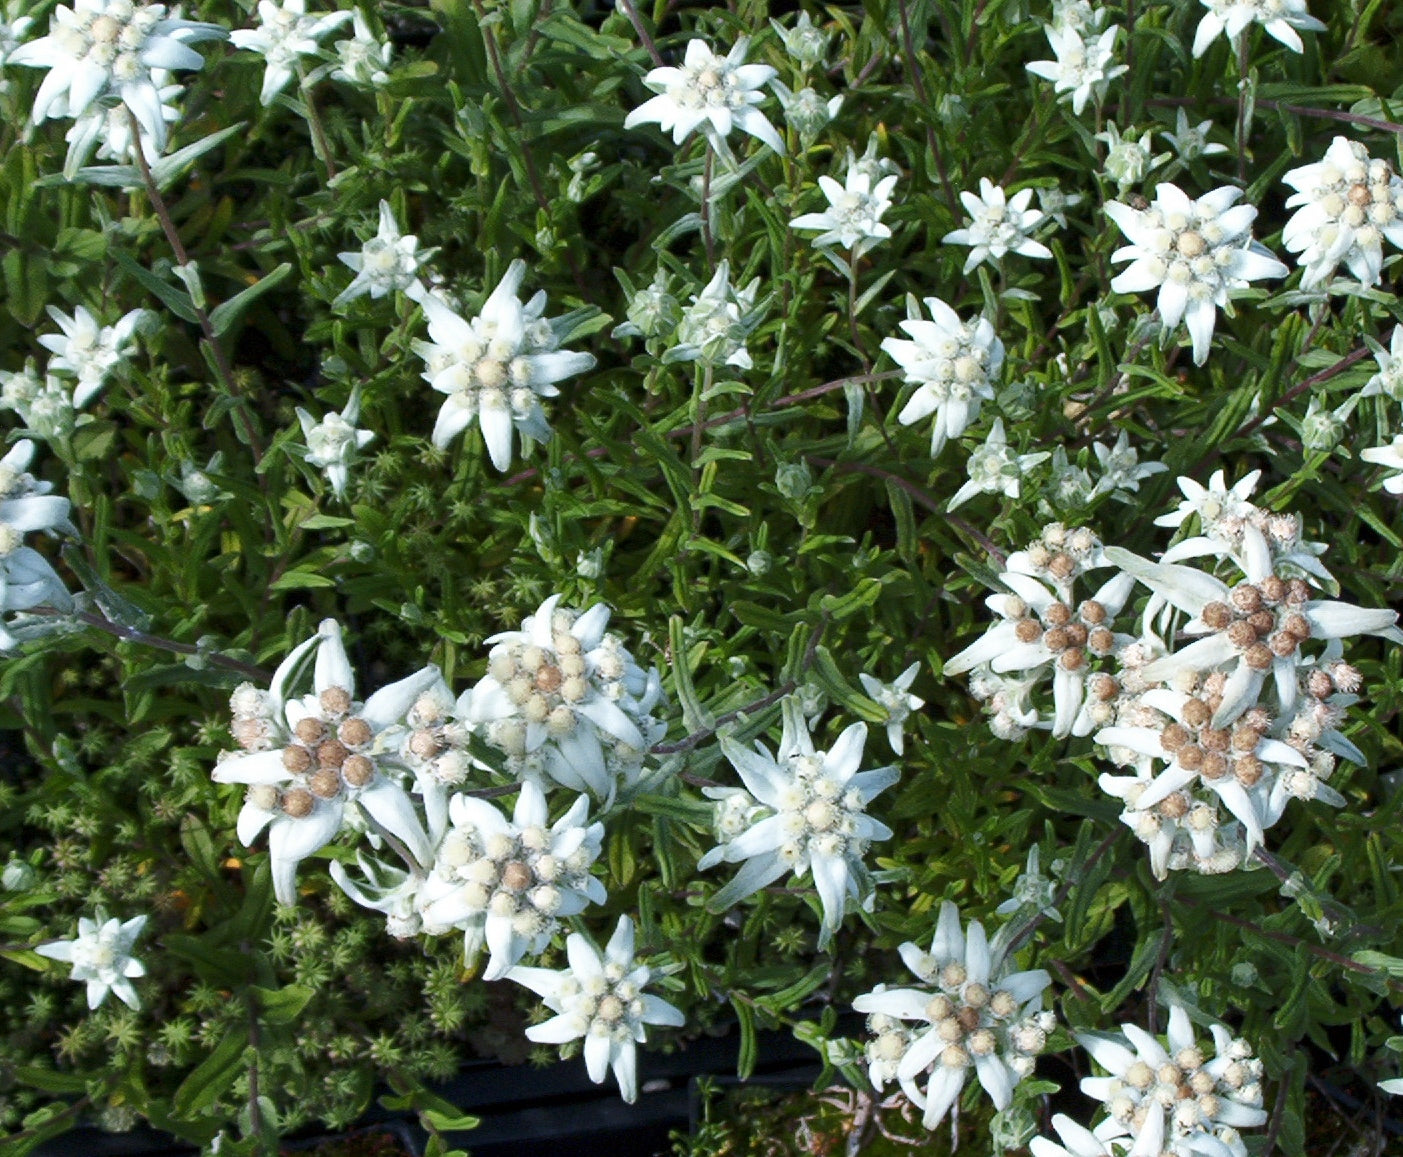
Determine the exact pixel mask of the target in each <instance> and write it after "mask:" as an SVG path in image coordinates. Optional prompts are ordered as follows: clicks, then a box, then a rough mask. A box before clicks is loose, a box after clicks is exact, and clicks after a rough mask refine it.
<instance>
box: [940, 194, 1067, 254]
mask: <svg viewBox="0 0 1403 1157" xmlns="http://www.w3.org/2000/svg"><path fill="white" fill-rule="evenodd" d="M1032 199H1033V190H1032V189H1023V190H1020V191H1019V192H1017V193H1015V194H1014V195H1013V196H1012V197H1007V196H1005V194H1004V191H1003V190H1002V189H1001V188H999V187H998V186H997V185H995V184H994V183H993V182H992V181H991V180H989V178H988V177H981V178H980V179H979V195H978V196H975V194H973V193H969V192H964V193H961V194H960V200H961V201H962V202H963V203H964V207H965V210H966V211H967V212H968V213H969V216H970V221H969V224H968V225H966V226H965V227H964V228H963V229H955V230H953V231H952V232H950V233H947V234H945V236H944V237H942V238H941V241H943V242H944V243H945V244H946V245H970V246H973V248H972V249H971V250H970V254H969V256H968V257H967V258H965V267H964V272H965V273H968V272H969V271H970V270H971V269H973V268H974V267H975V266H976V265H978V264H979V263H980V262H981V261H987V260H989V259H990V258H993V260H994V261H1001V260H1003V257H1004V255H1005V254H1007V253H1019V254H1022V255H1023V256H1024V257H1051V256H1052V250H1051V249H1049V248H1048V247H1047V246H1046V245H1043V244H1041V243H1040V242H1037V241H1034V240H1033V238H1032V232H1033V230H1034V229H1036V228H1037V227H1038V226H1039V225H1041V224H1042V223H1043V221H1044V220H1045V219H1046V218H1045V217H1044V216H1043V214H1042V213H1040V212H1039V211H1038V210H1037V209H1030V208H1028V204H1029V202H1031V201H1032Z"/></svg>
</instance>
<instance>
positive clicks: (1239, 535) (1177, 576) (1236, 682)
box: [1095, 474, 1403, 876]
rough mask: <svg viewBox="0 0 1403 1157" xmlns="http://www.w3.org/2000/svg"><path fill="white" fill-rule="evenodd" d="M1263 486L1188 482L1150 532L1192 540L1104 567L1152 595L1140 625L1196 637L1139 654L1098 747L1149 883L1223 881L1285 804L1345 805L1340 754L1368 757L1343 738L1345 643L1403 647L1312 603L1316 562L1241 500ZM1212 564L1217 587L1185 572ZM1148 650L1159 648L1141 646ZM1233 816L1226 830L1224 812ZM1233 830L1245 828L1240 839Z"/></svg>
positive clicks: (1115, 552) (1333, 606) (1353, 613)
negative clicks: (1192, 525)
mask: <svg viewBox="0 0 1403 1157" xmlns="http://www.w3.org/2000/svg"><path fill="white" fill-rule="evenodd" d="M1255 480H1256V475H1255V474H1254V475H1249V476H1248V477H1247V478H1246V479H1244V480H1243V481H1242V482H1239V483H1238V484H1237V485H1235V486H1233V487H1231V488H1229V487H1228V486H1227V485H1226V483H1225V480H1224V479H1223V477H1222V476H1221V475H1220V474H1219V475H1215V476H1214V478H1213V479H1212V480H1211V482H1210V485H1209V487H1207V488H1205V487H1202V486H1200V485H1198V484H1197V483H1195V482H1193V481H1192V480H1191V479H1181V480H1180V486H1181V488H1182V489H1183V491H1184V494H1185V496H1186V497H1185V501H1184V502H1183V503H1182V504H1181V507H1180V509H1179V510H1178V511H1176V512H1175V513H1174V514H1172V515H1168V516H1165V517H1163V518H1161V519H1159V520H1158V521H1160V522H1161V523H1167V524H1169V525H1176V526H1177V525H1181V524H1182V523H1183V522H1185V521H1187V519H1188V518H1189V517H1191V516H1195V517H1197V518H1198V520H1199V522H1200V527H1199V529H1200V531H1201V533H1200V534H1198V535H1196V536H1193V537H1190V538H1186V539H1184V540H1182V541H1181V542H1180V543H1178V544H1177V545H1176V546H1174V547H1173V548H1171V549H1170V550H1169V551H1168V552H1166V553H1165V555H1164V556H1163V560H1162V561H1160V562H1158V563H1154V562H1150V561H1148V560H1146V559H1143V558H1140V557H1139V556H1137V555H1134V554H1131V553H1130V552H1129V551H1126V550H1122V549H1121V548H1119V547H1108V548H1106V550H1105V552H1104V553H1105V557H1106V560H1107V561H1108V562H1110V563H1111V564H1113V565H1115V566H1118V567H1120V568H1121V569H1122V570H1123V571H1124V572H1125V573H1126V574H1127V575H1133V576H1134V577H1135V578H1136V579H1138V580H1139V581H1140V582H1142V583H1143V584H1144V585H1145V586H1147V587H1148V588H1149V589H1150V591H1151V592H1152V593H1151V598H1150V601H1149V604H1148V605H1147V607H1146V611H1145V622H1146V625H1147V630H1148V625H1149V623H1150V622H1151V620H1153V619H1154V618H1155V617H1156V616H1160V617H1162V618H1165V619H1166V622H1165V624H1164V626H1165V629H1166V637H1172V636H1173V635H1177V634H1182V635H1186V636H1188V637H1189V638H1191V639H1193V640H1194V641H1193V642H1190V643H1189V644H1188V645H1186V646H1182V647H1180V648H1178V649H1177V650H1173V651H1169V650H1168V649H1167V648H1165V647H1164V646H1163V644H1158V643H1157V640H1155V643H1156V644H1157V645H1155V646H1148V645H1146V644H1144V643H1142V644H1137V646H1136V648H1128V649H1127V651H1126V652H1125V653H1123V654H1122V656H1121V658H1122V660H1123V661H1125V660H1126V659H1127V656H1128V654H1129V652H1130V651H1131V650H1134V651H1137V652H1139V653H1140V654H1139V657H1138V659H1137V661H1136V662H1135V663H1134V664H1128V663H1127V667H1126V670H1123V671H1122V673H1121V675H1120V678H1121V681H1122V684H1123V685H1124V690H1125V691H1126V692H1127V694H1125V695H1123V696H1119V697H1117V698H1116V699H1115V701H1114V704H1113V706H1114V721H1113V722H1112V723H1111V724H1110V725H1108V726H1105V727H1103V728H1102V729H1101V730H1100V731H1098V732H1097V734H1096V736H1095V738H1096V741H1097V742H1098V743H1100V744H1102V745H1103V746H1105V747H1106V748H1107V749H1108V751H1109V753H1110V755H1111V757H1112V759H1113V760H1114V761H1115V762H1116V763H1118V764H1120V765H1121V766H1122V767H1125V768H1127V769H1129V770H1130V771H1131V772H1132V773H1133V774H1130V775H1120V776H1116V775H1106V776H1103V777H1102V780H1101V786H1102V787H1103V789H1105V790H1106V791H1108V792H1110V793H1111V794H1113V795H1115V796H1117V797H1118V798H1120V799H1121V800H1123V801H1124V802H1125V804H1126V810H1125V812H1124V813H1123V814H1122V817H1121V818H1122V820H1123V822H1125V823H1126V824H1127V825H1128V826H1129V827H1131V829H1132V830H1134V831H1135V832H1136V834H1137V835H1138V836H1139V837H1140V838H1141V840H1143V841H1144V842H1145V843H1146V844H1147V845H1148V846H1149V848H1150V854H1151V864H1152V866H1153V868H1154V870H1155V872H1156V874H1157V875H1161V876H1162V875H1163V874H1164V873H1165V872H1166V871H1168V870H1169V869H1171V868H1176V867H1184V866H1193V867H1195V868H1197V869H1198V870H1200V871H1209V872H1217V871H1227V870H1230V869H1231V868H1233V867H1235V866H1237V864H1238V863H1240V862H1241V859H1242V857H1243V856H1245V855H1249V854H1251V852H1252V849H1253V847H1254V846H1255V845H1256V844H1258V843H1259V842H1261V839H1262V834H1263V832H1264V830H1265V829H1266V828H1268V827H1270V826H1271V825H1272V824H1274V823H1276V822H1277V820H1278V819H1279V818H1280V817H1281V815H1282V813H1283V811H1284V810H1285V807H1286V804H1287V803H1288V802H1289V800H1290V799H1293V798H1295V799H1303V800H1312V799H1320V800H1323V801H1324V802H1327V803H1331V804H1334V805H1336V806H1339V805H1342V804H1343V803H1344V802H1345V801H1344V797H1343V796H1341V795H1340V794H1339V792H1338V791H1336V790H1335V789H1334V788H1333V787H1331V786H1330V785H1329V784H1328V782H1327V781H1328V780H1329V778H1330V776H1331V775H1332V774H1333V772H1334V769H1335V762H1336V759H1337V758H1338V757H1345V758H1348V759H1351V760H1354V761H1356V762H1361V761H1362V760H1363V756H1362V754H1361V753H1360V752H1359V751H1358V749H1357V748H1356V747H1355V746H1354V745H1353V744H1352V743H1350V742H1349V741H1348V740H1347V739H1345V738H1344V736H1343V735H1342V734H1341V733H1340V731H1339V725H1340V724H1341V723H1342V721H1343V718H1344V712H1345V710H1346V709H1347V708H1348V707H1349V706H1350V705H1351V704H1353V703H1354V702H1355V692H1356V691H1358V689H1359V687H1360V685H1361V678H1360V676H1359V673H1358V672H1357V671H1356V670H1355V669H1354V668H1353V667H1351V666H1349V664H1347V663H1345V662H1343V661H1342V654H1343V643H1342V641H1341V640H1343V639H1345V638H1349V637H1351V636H1354V635H1359V634H1379V635H1384V636H1386V637H1389V638H1393V639H1396V640H1400V641H1403V636H1400V634H1399V632H1398V630H1397V628H1396V627H1395V626H1394V623H1395V621H1396V619H1397V615H1396V613H1395V612H1393V611H1391V610H1385V609H1379V610H1371V609H1365V608H1361V607H1356V606H1352V605H1350V604H1349V603H1345V602H1340V601H1337V600H1331V599H1320V598H1316V597H1315V591H1314V589H1313V584H1321V583H1330V582H1332V581H1333V580H1332V579H1331V577H1330V574H1329V572H1328V571H1327V570H1326V569H1325V568H1324V566H1323V565H1322V564H1321V562H1320V559H1319V555H1320V553H1321V551H1322V550H1323V547H1321V546H1320V545H1319V544H1317V543H1310V542H1305V541H1304V540H1302V538H1301V534H1300V522H1299V520H1298V519H1297V518H1296V517H1295V516H1294V515H1290V514H1269V513H1267V512H1265V511H1262V510H1260V509H1258V508H1257V507H1256V506H1254V505H1253V504H1252V503H1251V502H1250V501H1248V495H1250V494H1251V491H1252V485H1253V483H1254V482H1255ZM1203 557H1213V558H1216V559H1218V560H1220V561H1219V570H1220V571H1222V572H1223V573H1224V574H1225V575H1226V577H1225V578H1224V577H1219V576H1218V575H1216V574H1212V573H1209V572H1207V571H1205V570H1200V569H1198V568H1196V567H1192V566H1187V565H1184V564H1183V563H1181V562H1180V561H1179V560H1181V559H1187V558H1203ZM1146 638H1147V640H1149V639H1153V638H1154V637H1153V636H1152V635H1149V634H1147V636H1146ZM1220 806H1221V807H1223V808H1226V810H1227V811H1228V812H1229V813H1230V814H1231V816H1232V821H1231V822H1230V823H1227V824H1224V823H1223V821H1222V816H1221V814H1220V811H1219V808H1220ZM1238 825H1241V826H1240V828H1239V827H1238Z"/></svg>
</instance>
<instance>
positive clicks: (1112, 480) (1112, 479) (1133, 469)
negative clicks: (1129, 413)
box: [1091, 430, 1169, 494]
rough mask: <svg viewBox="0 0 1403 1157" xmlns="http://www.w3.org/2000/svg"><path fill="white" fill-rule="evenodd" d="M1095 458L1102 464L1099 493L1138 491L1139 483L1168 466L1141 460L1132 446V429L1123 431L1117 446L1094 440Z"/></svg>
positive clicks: (1097, 489)
mask: <svg viewBox="0 0 1403 1157" xmlns="http://www.w3.org/2000/svg"><path fill="white" fill-rule="evenodd" d="M1091 449H1092V450H1093V451H1095V453H1096V461H1097V462H1098V463H1100V466H1101V477H1100V479H1099V480H1098V481H1097V483H1096V489H1095V491H1094V493H1096V494H1113V493H1115V492H1116V491H1118V490H1139V489H1140V483H1141V482H1143V481H1144V480H1145V479H1146V478H1149V477H1152V476H1153V475H1155V474H1163V473H1164V472H1165V471H1166V470H1168V469H1169V467H1168V466H1166V465H1165V464H1164V463H1163V462H1141V461H1140V455H1139V454H1138V453H1137V452H1136V451H1135V449H1134V448H1133V447H1132V446H1131V445H1130V432H1129V431H1128V430H1122V431H1121V432H1120V437H1118V438H1117V439H1116V444H1115V445H1114V446H1103V445H1102V444H1101V443H1100V442H1094V443H1092V446H1091Z"/></svg>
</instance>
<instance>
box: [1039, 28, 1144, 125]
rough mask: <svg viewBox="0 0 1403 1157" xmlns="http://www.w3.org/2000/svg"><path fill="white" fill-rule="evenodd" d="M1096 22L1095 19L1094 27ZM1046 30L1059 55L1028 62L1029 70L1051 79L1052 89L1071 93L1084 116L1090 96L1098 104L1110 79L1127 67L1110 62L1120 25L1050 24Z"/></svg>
mask: <svg viewBox="0 0 1403 1157" xmlns="http://www.w3.org/2000/svg"><path fill="white" fill-rule="evenodd" d="M1097 23H1099V21H1096V20H1093V28H1094V27H1095V25H1096V24H1097ZM1043 31H1044V32H1045V33H1046V34H1047V41H1048V43H1049V44H1050V45H1051V46H1052V51H1053V54H1054V55H1055V56H1056V57H1057V59H1056V60H1035V61H1033V62H1032V63H1031V64H1029V65H1028V66H1027V68H1028V71H1029V72H1031V73H1032V74H1033V75H1034V76H1041V77H1042V78H1043V79H1044V80H1050V81H1052V82H1053V91H1054V92H1056V93H1058V94H1059V95H1065V94H1067V93H1071V95H1072V112H1073V113H1075V114H1076V115H1077V116H1081V114H1082V110H1083V109H1084V108H1086V102H1087V101H1088V100H1089V99H1090V98H1092V97H1093V96H1094V97H1095V98H1096V101H1097V103H1098V105H1099V103H1100V102H1101V101H1102V100H1104V99H1105V98H1106V90H1107V89H1108V88H1110V82H1111V81H1112V80H1114V79H1115V78H1116V77H1118V76H1121V75H1123V74H1124V73H1125V72H1126V71H1127V66H1126V65H1124V64H1116V65H1112V64H1111V61H1112V60H1113V59H1114V58H1115V45H1116V37H1117V36H1118V35H1119V34H1120V25H1118V24H1112V25H1111V26H1110V27H1109V28H1107V29H1106V30H1105V31H1104V32H1096V31H1091V30H1088V31H1086V32H1083V31H1081V30H1079V29H1076V28H1071V27H1068V26H1067V25H1065V24H1063V25H1061V26H1058V25H1055V24H1051V25H1048V27H1047V28H1045V29H1044V30H1043Z"/></svg>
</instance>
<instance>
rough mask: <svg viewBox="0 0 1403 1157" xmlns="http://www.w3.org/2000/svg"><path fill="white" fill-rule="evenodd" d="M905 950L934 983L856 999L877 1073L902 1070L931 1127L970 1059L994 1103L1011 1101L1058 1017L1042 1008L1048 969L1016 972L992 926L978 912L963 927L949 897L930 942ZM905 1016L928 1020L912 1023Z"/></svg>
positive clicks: (913, 966) (955, 1094)
mask: <svg viewBox="0 0 1403 1157" xmlns="http://www.w3.org/2000/svg"><path fill="white" fill-rule="evenodd" d="M900 952H901V959H902V960H903V961H905V963H906V967H907V968H909V969H910V970H911V971H912V972H913V973H914V974H915V975H916V976H917V978H918V979H919V980H920V981H921V983H922V984H924V985H925V986H926V987H925V988H894V989H889V988H887V987H886V986H885V985H879V986H878V987H877V988H876V989H875V990H874V991H872V992H869V993H866V994H864V995H862V996H859V997H858V998H857V999H856V1000H855V1001H853V1007H854V1008H855V1009H857V1011H858V1012H865V1013H867V1014H868V1015H869V1018H870V1019H869V1021H868V1028H869V1031H871V1032H872V1033H873V1034H874V1037H875V1039H874V1041H873V1042H872V1045H869V1048H868V1058H869V1066H870V1071H871V1072H872V1079H873V1082H874V1083H879V1081H882V1080H890V1079H891V1077H892V1076H895V1077H896V1079H897V1080H898V1081H900V1082H901V1087H902V1090H903V1091H904V1092H905V1093H906V1095H907V1096H908V1097H909V1098H910V1099H911V1100H912V1101H913V1102H914V1103H915V1104H916V1105H917V1107H918V1108H921V1109H924V1110H925V1125H926V1128H928V1129H930V1128H934V1127H935V1126H936V1125H937V1124H939V1123H940V1121H941V1119H942V1118H943V1117H944V1116H945V1114H946V1113H948V1112H949V1111H950V1109H951V1107H952V1106H953V1105H954V1104H955V1102H956V1101H957V1100H958V1099H959V1096H960V1092H961V1090H962V1089H963V1088H964V1087H965V1082H966V1081H967V1080H968V1079H969V1071H970V1069H971V1068H973V1069H974V1071H975V1073H976V1075H977V1076H978V1078H979V1083H980V1084H981V1085H983V1086H984V1090H985V1092H987V1093H988V1094H989V1097H990V1099H991V1100H992V1101H993V1102H994V1107H995V1108H997V1109H1001V1110H1002V1109H1006V1108H1008V1106H1009V1104H1010V1103H1011V1102H1012V1099H1013V1088H1014V1086H1015V1085H1017V1084H1018V1082H1019V1081H1020V1080H1022V1079H1023V1078H1024V1077H1026V1076H1027V1075H1028V1074H1029V1073H1031V1072H1032V1071H1033V1064H1034V1058H1035V1057H1037V1055H1038V1054H1039V1053H1041V1052H1042V1051H1043V1048H1044V1047H1045V1046H1046V1044H1047V1037H1048V1034H1049V1033H1050V1032H1052V1030H1053V1028H1054V1027H1055V1025H1056V1022H1055V1020H1054V1019H1053V1016H1052V1013H1050V1012H1044V1011H1042V994H1043V990H1044V989H1046V988H1047V986H1048V985H1049V984H1050V983H1052V978H1051V977H1050V976H1049V975H1048V974H1047V973H1046V972H1045V971H1043V970H1042V969H1036V970H1033V971H1029V972H1013V973H1010V972H1008V971H1007V969H1006V963H1007V962H1006V961H1005V960H1002V959H995V958H994V957H993V956H992V955H991V953H990V951H989V943H988V939H987V937H986V936H985V934H984V926H983V925H982V924H980V923H979V921H977V920H971V921H970V924H969V929H968V931H967V932H962V931H961V929H960V913H959V909H958V908H956V907H955V905H954V904H952V903H950V902H949V901H948V900H947V901H946V902H945V903H943V904H941V906H940V919H939V921H938V923H937V924H936V928H935V938H934V939H933V940H932V941H931V946H930V951H929V952H924V951H922V950H921V949H920V948H919V947H917V946H916V945H915V944H912V943H909V942H908V943H906V944H903V945H901V948H900ZM901 1021H913V1022H916V1024H917V1025H918V1026H919V1027H917V1028H915V1029H906V1028H904V1027H903V1026H900V1025H899V1024H898V1023H897V1022H901ZM927 1075H929V1079H928V1080H927V1081H926V1086H925V1088H924V1089H922V1088H921V1087H920V1080H921V1078H922V1077H925V1076H927ZM879 1087H880V1086H879Z"/></svg>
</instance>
